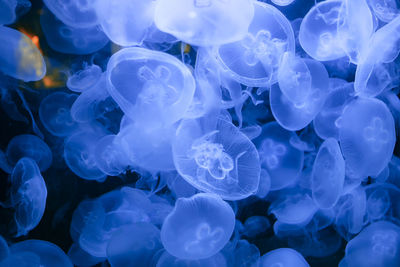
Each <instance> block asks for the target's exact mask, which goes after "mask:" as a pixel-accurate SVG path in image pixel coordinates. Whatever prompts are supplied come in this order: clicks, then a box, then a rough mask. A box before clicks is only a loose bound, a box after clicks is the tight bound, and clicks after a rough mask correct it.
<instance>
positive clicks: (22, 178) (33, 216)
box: [10, 158, 47, 236]
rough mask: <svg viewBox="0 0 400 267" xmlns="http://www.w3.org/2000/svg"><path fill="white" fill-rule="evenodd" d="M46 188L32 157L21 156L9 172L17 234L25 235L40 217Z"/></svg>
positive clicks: (44, 204)
mask: <svg viewBox="0 0 400 267" xmlns="http://www.w3.org/2000/svg"><path fill="white" fill-rule="evenodd" d="M46 198H47V188H46V184H45V182H44V180H43V177H42V175H41V174H40V170H39V167H38V165H37V164H36V162H35V161H34V160H33V159H30V158H22V159H20V160H19V161H18V163H17V164H16V165H15V167H14V170H13V172H12V174H11V194H10V202H11V206H12V207H13V208H14V209H15V216H14V218H15V223H16V225H17V236H21V235H26V234H27V233H28V232H29V231H30V230H32V229H33V228H35V227H36V226H37V225H38V224H39V222H40V220H41V219H42V216H43V213H44V209H45V207H46Z"/></svg>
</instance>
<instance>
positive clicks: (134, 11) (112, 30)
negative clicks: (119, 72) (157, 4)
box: [96, 0, 154, 46]
mask: <svg viewBox="0 0 400 267" xmlns="http://www.w3.org/2000/svg"><path fill="white" fill-rule="evenodd" d="M96 12H97V15H98V18H99V24H100V26H101V29H102V30H103V31H104V33H105V34H106V35H107V37H108V38H109V39H110V40H111V41H112V42H114V43H116V44H118V45H120V46H134V45H141V44H142V42H143V40H144V39H145V38H146V36H147V34H148V32H149V30H150V27H151V26H152V23H153V19H154V2H153V1H152V0H134V1H132V0H122V1H121V0H119V1H117V0H111V1H110V0H96Z"/></svg>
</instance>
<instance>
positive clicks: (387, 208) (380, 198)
mask: <svg viewBox="0 0 400 267" xmlns="http://www.w3.org/2000/svg"><path fill="white" fill-rule="evenodd" d="M391 176H392V175H391ZM365 192H366V194H367V215H368V220H369V222H375V221H378V220H382V219H386V220H388V219H390V220H393V221H397V220H398V219H399V218H400V209H399V206H400V203H399V201H398V199H399V196H400V189H399V188H398V187H397V186H395V185H393V184H389V183H373V184H371V185H368V186H366V187H365Z"/></svg>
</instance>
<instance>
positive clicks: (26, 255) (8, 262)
mask: <svg viewBox="0 0 400 267" xmlns="http://www.w3.org/2000/svg"><path fill="white" fill-rule="evenodd" d="M40 263H41V262H40V257H39V256H38V255H37V254H35V253H31V252H25V251H24V252H17V253H13V254H10V255H9V256H8V257H7V258H5V259H4V260H3V261H0V266H1V267H9V266H21V267H30V266H41V265H40ZM42 266H45V265H42ZM47 266H49V265H47Z"/></svg>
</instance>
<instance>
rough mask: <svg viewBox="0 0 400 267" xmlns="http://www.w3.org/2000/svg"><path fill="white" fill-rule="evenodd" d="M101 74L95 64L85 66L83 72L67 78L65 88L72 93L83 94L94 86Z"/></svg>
mask: <svg viewBox="0 0 400 267" xmlns="http://www.w3.org/2000/svg"><path fill="white" fill-rule="evenodd" d="M101 74H102V70H101V68H100V67H99V66H97V65H95V64H93V65H88V66H85V68H84V69H83V70H80V71H78V72H75V73H74V74H73V75H72V76H70V77H68V80H67V87H68V89H69V90H71V91H73V92H79V93H80V92H83V91H85V90H86V89H88V88H91V87H92V86H94V85H95V84H96V83H97V82H98V81H99V79H100V76H101Z"/></svg>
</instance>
